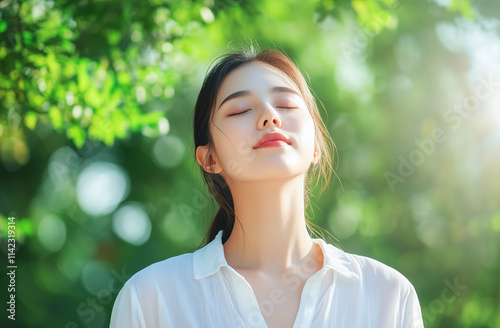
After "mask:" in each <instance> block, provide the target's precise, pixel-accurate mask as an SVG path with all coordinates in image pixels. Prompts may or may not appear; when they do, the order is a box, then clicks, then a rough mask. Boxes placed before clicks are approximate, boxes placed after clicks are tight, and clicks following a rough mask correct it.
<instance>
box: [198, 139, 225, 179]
mask: <svg viewBox="0 0 500 328" xmlns="http://www.w3.org/2000/svg"><path fill="white" fill-rule="evenodd" d="M196 160H197V161H198V164H200V166H201V167H202V168H203V170H205V171H206V172H208V173H213V174H218V173H220V172H221V171H222V167H221V166H220V165H219V164H218V163H217V159H215V158H214V157H213V155H210V154H209V150H208V145H206V146H198V148H196Z"/></svg>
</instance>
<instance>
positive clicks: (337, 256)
mask: <svg viewBox="0 0 500 328" xmlns="http://www.w3.org/2000/svg"><path fill="white" fill-rule="evenodd" d="M222 234H223V230H219V232H218V233H217V235H216V236H215V238H214V240H212V241H211V242H210V243H208V244H207V245H205V246H204V247H203V248H200V249H199V250H197V251H195V252H194V253H193V273H194V279H197V280H198V279H202V278H205V277H207V276H209V275H212V274H214V273H216V272H217V271H218V270H219V268H220V267H222V266H229V265H228V264H227V262H226V258H225V256H224V247H223V245H222ZM312 240H313V242H315V243H317V244H318V245H319V246H320V247H321V250H322V251H323V255H324V263H323V268H326V269H332V270H334V271H335V272H337V273H338V274H339V275H342V276H344V277H345V278H350V279H359V276H358V274H357V273H356V271H355V270H354V267H353V266H352V263H351V261H349V259H348V258H347V256H346V253H345V252H344V251H342V250H340V249H338V248H337V247H335V246H333V245H331V244H327V243H326V242H325V241H324V240H323V239H321V238H315V239H312Z"/></svg>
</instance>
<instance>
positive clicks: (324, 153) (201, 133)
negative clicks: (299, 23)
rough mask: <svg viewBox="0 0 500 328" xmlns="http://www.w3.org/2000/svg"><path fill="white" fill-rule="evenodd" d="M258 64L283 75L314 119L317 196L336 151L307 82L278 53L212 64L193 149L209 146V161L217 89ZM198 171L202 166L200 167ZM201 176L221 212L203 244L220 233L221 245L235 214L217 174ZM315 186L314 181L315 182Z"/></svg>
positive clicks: (241, 55)
mask: <svg viewBox="0 0 500 328" xmlns="http://www.w3.org/2000/svg"><path fill="white" fill-rule="evenodd" d="M254 61H259V62H262V63H265V64H268V65H271V66H274V67H275V68H277V69H279V70H281V71H282V72H284V73H285V74H286V75H287V76H288V77H289V78H290V79H291V80H292V81H293V82H294V83H295V85H296V86H297V87H298V88H299V91H300V93H301V94H302V97H303V98H304V100H305V103H306V105H307V108H308V109H309V112H310V114H311V116H312V118H313V121H314V126H315V135H316V142H317V143H318V145H319V147H320V151H321V158H320V160H319V161H318V162H317V163H316V164H314V165H311V167H310V169H309V170H312V171H313V175H316V174H317V175H318V176H321V177H323V178H324V180H325V183H323V184H322V185H323V188H322V189H321V191H320V194H321V193H322V192H323V191H324V190H325V189H326V187H327V186H328V183H329V180H330V175H331V172H332V171H333V168H332V160H333V155H332V152H331V150H330V149H331V148H332V146H333V149H334V148H335V144H334V143H333V141H332V139H331V137H330V135H329V133H328V130H327V129H326V127H325V125H324V123H323V120H322V119H321V116H320V114H319V111H318V107H317V106H316V102H315V99H314V97H313V95H312V93H311V91H310V90H309V87H308V85H307V82H306V80H305V79H304V77H303V76H302V74H301V72H300V70H299V69H298V68H297V66H295V64H294V63H293V62H292V61H291V60H290V59H289V58H288V57H287V56H285V55H284V54H283V53H281V52H279V51H277V50H271V49H267V50H262V51H260V52H256V51H255V50H254V49H253V48H251V49H250V50H244V51H240V52H233V53H229V54H226V55H224V56H222V57H219V59H218V60H217V59H216V61H215V64H214V65H213V66H212V68H211V69H210V71H209V72H208V74H207V76H206V77H205V80H204V82H203V85H202V87H201V90H200V93H199V95H198V99H197V101H196V105H195V115H194V146H195V148H194V149H195V152H196V149H197V148H198V146H206V145H208V153H209V154H208V156H207V157H208V158H210V156H212V154H213V150H214V147H213V140H212V136H211V134H210V123H211V121H212V117H213V108H214V106H215V102H216V98H217V93H218V91H219V88H220V86H221V84H222V82H223V81H224V79H225V77H226V76H227V75H228V74H229V73H231V72H232V71H233V70H235V69H236V68H238V67H240V66H242V65H243V64H247V63H250V62H254ZM200 167H201V166H200ZM309 170H308V172H307V173H306V176H305V179H306V183H305V186H306V188H305V190H304V193H305V194H304V198H305V207H307V206H308V205H309V192H310V191H311V189H310V182H311V179H310V178H308V173H309ZM201 173H202V175H203V178H204V180H205V183H206V184H207V186H208V189H209V192H210V194H211V195H212V196H213V197H214V198H215V200H216V201H217V203H218V204H219V206H220V208H219V210H218V212H217V214H216V215H215V218H214V220H213V222H212V224H211V226H210V228H209V230H208V233H207V236H206V242H205V243H209V242H210V241H212V240H213V239H214V238H215V236H216V235H217V233H218V232H219V231H220V230H223V231H224V233H223V236H222V243H224V242H225V241H226V240H227V239H228V238H229V236H230V235H231V232H232V230H233V226H234V223H235V214H234V204H233V198H232V195H231V191H230V189H229V187H228V185H227V183H226V182H225V181H224V179H223V177H222V176H221V175H220V174H213V173H209V172H206V171H205V170H204V169H203V168H202V167H201ZM316 182H317V180H316ZM311 225H312V223H311V222H309V221H308V220H306V226H307V228H308V229H309V230H312V231H315V230H314V229H313V228H312V226H311Z"/></svg>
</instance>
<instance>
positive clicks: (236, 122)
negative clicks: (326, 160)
mask: <svg viewBox="0 0 500 328" xmlns="http://www.w3.org/2000/svg"><path fill="white" fill-rule="evenodd" d="M210 132H211V134H212V140H213V142H214V147H215V154H214V156H215V160H216V164H215V166H214V167H213V168H212V169H213V171H212V173H220V174H221V175H222V176H223V178H224V179H225V180H226V182H227V183H228V184H229V185H231V184H232V182H233V181H237V180H241V181H243V180H245V181H249V180H270V179H281V178H289V177H291V176H295V175H300V174H304V173H305V172H306V171H307V170H308V168H309V166H310V165H311V163H312V162H313V159H314V152H315V130H314V123H313V119H312V117H311V115H310V113H309V110H308V109H307V107H306V104H305V101H304V99H303V98H302V96H301V94H300V91H299V89H298V88H297V86H295V84H294V83H293V82H292V81H291V80H290V78H288V77H287V76H286V75H285V73H283V72H281V71H280V70H278V69H277V68H275V67H273V66H271V65H268V64H264V63H261V62H251V63H248V64H244V65H243V66H241V67H239V68H237V69H235V70H234V71H232V72H231V73H230V74H229V75H228V76H227V77H226V78H225V79H224V81H223V83H222V84H221V87H220V89H219V92H218V94H217V99H216V103H215V108H214V109H213V119H212V123H211V126H210ZM270 132H278V133H281V134H283V135H284V136H286V137H287V138H288V139H289V144H285V145H281V146H277V147H263V148H254V147H255V146H256V144H257V143H258V141H259V140H260V138H261V137H263V136H264V135H265V134H268V133H270ZM202 149H204V150H202ZM205 155H206V148H205V147H199V149H198V150H197V158H198V161H199V162H200V163H202V162H201V159H202V158H203V157H201V156H205Z"/></svg>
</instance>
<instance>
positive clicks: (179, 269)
mask: <svg viewBox="0 0 500 328" xmlns="http://www.w3.org/2000/svg"><path fill="white" fill-rule="evenodd" d="M192 277H193V253H185V254H181V255H177V256H173V257H170V258H168V259H165V260H162V261H159V262H156V263H153V264H151V265H149V266H147V267H145V268H144V269H142V270H140V271H138V272H137V273H135V274H134V275H133V276H132V277H131V278H130V279H129V280H128V281H127V282H126V284H128V285H130V286H131V287H134V288H135V289H145V288H156V287H158V286H159V285H161V286H162V287H163V286H164V285H165V282H166V281H168V282H169V285H170V284H171V283H178V282H182V281H186V280H188V279H189V278H192Z"/></svg>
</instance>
